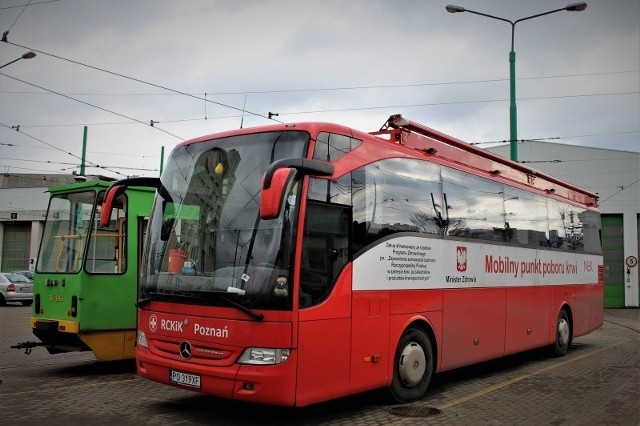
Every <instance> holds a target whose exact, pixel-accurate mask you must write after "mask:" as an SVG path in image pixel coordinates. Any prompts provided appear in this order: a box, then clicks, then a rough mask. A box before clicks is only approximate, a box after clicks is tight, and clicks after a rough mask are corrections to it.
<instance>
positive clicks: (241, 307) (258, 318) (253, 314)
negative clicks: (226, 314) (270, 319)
mask: <svg viewBox="0 0 640 426" xmlns="http://www.w3.org/2000/svg"><path fill="white" fill-rule="evenodd" d="M232 288H233V287H232ZM215 294H217V295H219V297H220V299H222V300H224V301H225V302H227V303H228V304H230V305H231V306H233V307H235V308H238V309H239V310H241V311H242V312H244V313H245V314H247V315H249V316H250V317H251V318H253V319H254V320H256V321H262V320H263V319H264V315H263V314H261V313H260V312H255V311H253V310H251V309H249V308H247V307H246V306H244V305H243V304H241V303H238V302H235V301H233V300H231V299H229V298H227V297H225V296H223V295H222V294H221V292H215Z"/></svg>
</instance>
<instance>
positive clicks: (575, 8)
mask: <svg viewBox="0 0 640 426" xmlns="http://www.w3.org/2000/svg"><path fill="white" fill-rule="evenodd" d="M586 8H587V4H586V3H585V2H580V3H572V4H570V5H568V6H567V7H565V8H564V10H568V11H569V12H582V11H583V10H585V9H586Z"/></svg>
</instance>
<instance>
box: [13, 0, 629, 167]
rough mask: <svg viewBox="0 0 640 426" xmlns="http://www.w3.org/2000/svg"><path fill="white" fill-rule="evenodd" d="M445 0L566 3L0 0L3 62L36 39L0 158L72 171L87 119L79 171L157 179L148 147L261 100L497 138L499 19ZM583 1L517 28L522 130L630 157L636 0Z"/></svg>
mask: <svg viewBox="0 0 640 426" xmlns="http://www.w3.org/2000/svg"><path fill="white" fill-rule="evenodd" d="M448 3H453V4H457V5H460V6H463V7H466V8H467V9H472V10H475V11H478V12H482V13H486V14H490V15H496V16H500V17H503V18H506V19H510V20H517V19H520V18H524V17H527V16H531V15H535V14H538V13H542V12H546V11H550V10H554V9H558V8H562V7H564V6H566V5H567V4H569V3H571V0H566V1H563V0H537V1H531V0H449V1H437V0H369V1H367V0H319V1H316V0H298V1H294V0H255V1H249V0H247V1H242V0H203V1H195V0H185V1H175V0H57V1H56V0H54V1H51V0H49V1H47V0H0V32H2V33H4V32H6V31H8V35H7V41H8V42H7V43H0V65H3V64H6V63H8V62H10V61H12V60H14V59H16V58H18V57H20V56H21V55H22V54H23V53H25V52H27V51H29V50H35V51H37V56H36V57H35V58H33V59H29V60H24V59H23V60H19V61H17V62H15V63H13V64H11V65H8V66H6V67H4V68H2V70H0V73H1V74H2V75H0V171H1V172H2V173H7V172H8V173H44V172H53V173H71V172H72V171H79V163H80V160H79V158H80V156H81V148H82V138H83V127H84V126H87V128H88V146H87V155H86V160H87V169H86V173H87V174H102V175H106V176H111V177H126V176H130V175H140V176H157V175H158V173H159V171H158V170H159V167H160V152H161V147H164V148H165V157H166V156H168V155H169V151H170V150H171V149H172V148H173V147H174V146H175V145H176V144H177V143H179V142H181V141H182V140H186V139H189V138H192V137H197V136H202V135H205V134H209V133H215V132H218V131H223V130H229V129H235V128H239V127H240V126H241V125H242V126H243V127H251V126H257V125H264V124H269V123H271V122H273V121H270V120H268V119H267V118H266V116H267V115H268V113H269V112H272V113H276V114H278V116H275V117H274V118H276V119H277V120H279V121H283V122H294V121H330V122H337V123H339V124H344V125H348V126H351V127H354V128H356V129H358V130H362V131H375V130H378V129H379V128H380V126H381V125H382V124H383V123H384V122H385V121H386V120H387V118H388V117H389V115H391V114H396V113H401V114H402V115H403V116H405V117H406V118H408V119H411V120H413V121H417V122H420V123H422V124H424V125H426V126H429V127H432V128H435V129H437V130H440V131H442V132H445V133H448V134H450V135H452V136H455V137H457V138H459V139H462V140H464V141H467V142H471V143H480V142H499V141H504V140H507V139H508V138H509V62H508V52H509V50H510V37H511V27H510V25H509V24H508V23H505V22H501V21H498V20H494V19H490V18H486V17H482V16H478V15H474V14H471V13H456V14H451V13H447V11H446V10H445V6H446V5H447V4H448ZM587 3H588V7H587V9H586V10H585V11H583V12H567V11H562V12H558V13H554V14H551V15H547V16H542V17H537V18H534V19H531V20H527V21H523V22H520V23H518V24H517V25H516V27H515V29H516V31H515V51H516V52H517V62H516V63H517V98H518V138H519V139H525V140H526V139H542V140H546V141H550V142H554V143H562V144H574V145H581V146H591V147H599V148H612V149H619V150H627V151H634V152H638V151H639V150H640V0H591V1H588V2H587ZM27 4H28V6H27V7H24V6H25V5H27ZM74 61H75V62H74ZM180 93H182V94H180ZM243 110H244V112H243ZM151 121H153V122H154V126H153V127H152V126H150V125H149V123H150V122H151ZM16 126H20V128H19V132H18V131H16V130H15V127H16ZM480 146H481V147H488V146H491V144H486V143H485V144H482V145H480ZM520 160H526V159H524V158H520ZM550 160H551V159H550ZM93 165H99V166H101V168H96V167H92V166H93Z"/></svg>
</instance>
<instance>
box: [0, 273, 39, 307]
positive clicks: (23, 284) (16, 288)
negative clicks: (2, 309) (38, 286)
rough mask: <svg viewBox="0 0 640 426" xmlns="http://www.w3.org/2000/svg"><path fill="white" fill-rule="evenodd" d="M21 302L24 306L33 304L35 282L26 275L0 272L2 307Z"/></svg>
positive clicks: (0, 299)
mask: <svg viewBox="0 0 640 426" xmlns="http://www.w3.org/2000/svg"><path fill="white" fill-rule="evenodd" d="M7 302H20V303H22V304H23V305H24V306H29V305H31V304H32V303H33V282H31V280H29V278H27V277H25V276H24V275H20V274H16V273H13V272H0V305H2V306H4V305H6V304H7Z"/></svg>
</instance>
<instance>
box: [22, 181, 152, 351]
mask: <svg viewBox="0 0 640 426" xmlns="http://www.w3.org/2000/svg"><path fill="white" fill-rule="evenodd" d="M111 184H112V182H109V181H105V180H92V181H85V182H77V183H73V184H68V185H59V186H54V187H51V188H49V192H50V194H51V196H50V200H49V207H48V210H47V217H46V222H45V225H44V231H43V235H42V241H41V244H40V250H39V254H38V261H37V264H36V273H35V276H34V289H33V293H34V303H33V314H32V317H31V319H30V325H31V328H32V331H33V334H34V335H35V336H36V337H38V338H39V339H40V340H41V342H25V343H21V344H19V345H18V346H15V347H17V348H23V349H27V353H29V352H30V349H31V348H32V347H34V346H45V347H46V348H47V350H48V351H49V353H51V354H56V353H63V352H71V351H93V353H94V355H95V357H96V359H97V360H99V361H109V360H119V359H125V358H134V357H135V348H134V344H135V340H136V305H135V303H136V297H137V296H136V295H137V286H138V285H137V284H138V276H139V265H140V259H141V257H142V245H143V240H144V234H145V231H146V224H147V221H148V217H149V212H150V211H151V204H152V202H153V196H154V189H153V188H147V187H128V188H127V189H126V191H124V192H122V193H120V194H117V195H116V197H115V199H114V200H113V204H112V209H111V214H110V217H111V220H110V221H109V223H108V225H107V226H102V225H101V224H100V216H101V214H104V212H103V211H102V204H103V202H104V197H105V194H106V190H107V188H108V187H109V186H110V185H111Z"/></svg>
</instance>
